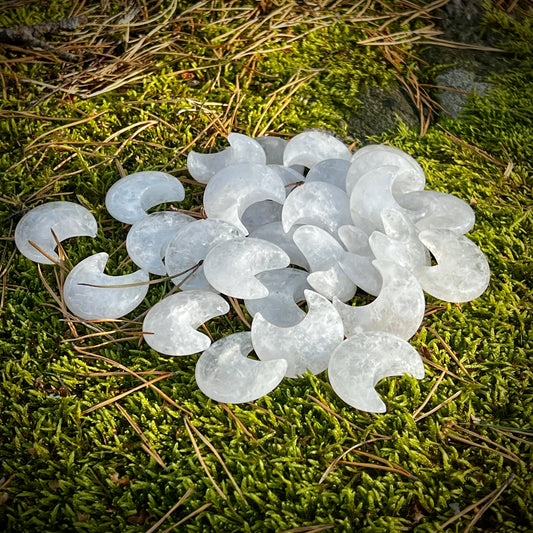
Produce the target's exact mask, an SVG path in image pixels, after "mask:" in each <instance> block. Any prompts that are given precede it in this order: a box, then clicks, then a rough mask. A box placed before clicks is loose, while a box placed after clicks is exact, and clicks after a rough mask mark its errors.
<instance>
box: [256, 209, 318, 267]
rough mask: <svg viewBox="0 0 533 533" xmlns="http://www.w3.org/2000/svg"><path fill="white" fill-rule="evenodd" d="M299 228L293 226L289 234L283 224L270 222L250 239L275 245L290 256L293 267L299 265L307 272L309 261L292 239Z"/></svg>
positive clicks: (257, 230)
mask: <svg viewBox="0 0 533 533" xmlns="http://www.w3.org/2000/svg"><path fill="white" fill-rule="evenodd" d="M252 207H253V206H252ZM299 227H300V226H293V227H292V228H291V229H290V231H289V232H288V233H285V232H284V231H283V226H282V225H281V222H270V223H269V224H264V225H262V226H259V227H257V228H256V229H254V230H253V231H251V232H250V237H255V238H256V239H263V240H264V241H268V242H272V243H274V244H275V245H276V246H279V247H280V248H281V249H282V250H283V251H284V252H285V253H286V254H287V255H288V256H289V258H290V260H291V265H297V266H300V267H302V268H304V269H305V270H309V263H308V262H307V259H306V258H305V256H304V254H302V252H301V250H300V248H298V246H296V244H295V242H294V240H293V238H292V237H293V235H294V232H295V231H296V230H297V229H298V228H299Z"/></svg>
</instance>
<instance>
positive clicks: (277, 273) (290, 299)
mask: <svg viewBox="0 0 533 533" xmlns="http://www.w3.org/2000/svg"><path fill="white" fill-rule="evenodd" d="M257 279H258V280H259V281H260V282H261V283H262V284H263V285H264V286H265V287H266V288H267V289H268V296H266V297H265V298H256V299H253V300H248V299H245V300H244V305H246V309H247V310H248V312H249V313H250V315H251V316H255V315H256V314H257V313H261V315H262V316H263V317H264V318H265V319H266V320H268V321H269V322H271V323H272V324H275V325H276V326H284V327H285V326H293V325H294V324H296V323H297V322H300V320H302V318H303V317H304V316H305V311H303V310H302V309H300V308H299V307H298V305H296V302H300V301H302V300H303V299H304V290H305V289H309V288H310V287H309V284H308V283H307V272H304V271H303V270H298V269H296V268H283V269H281V270H270V271H267V272H261V273H259V274H257Z"/></svg>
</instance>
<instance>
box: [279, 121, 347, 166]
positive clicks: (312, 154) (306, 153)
mask: <svg viewBox="0 0 533 533" xmlns="http://www.w3.org/2000/svg"><path fill="white" fill-rule="evenodd" d="M351 158H352V153H351V152H350V150H349V149H348V147H347V146H346V145H345V144H344V143H343V142H342V141H339V139H337V138H336V137H334V136H333V135H331V134H329V133H325V132H323V131H310V130H308V131H303V132H302V133H299V134H298V135H295V136H294V137H293V138H292V139H291V140H290V141H289V142H288V144H287V146H286V147H285V151H284V152H283V164H284V165H285V166H287V167H288V166H291V165H303V166H305V167H308V168H311V167H313V166H314V165H316V164H317V163H320V161H323V160H324V159H346V160H348V161H349V160H351Z"/></svg>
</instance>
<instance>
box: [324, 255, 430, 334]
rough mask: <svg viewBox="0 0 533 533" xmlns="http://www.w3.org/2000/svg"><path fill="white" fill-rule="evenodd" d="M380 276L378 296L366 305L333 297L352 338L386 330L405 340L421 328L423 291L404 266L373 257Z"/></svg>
mask: <svg viewBox="0 0 533 533" xmlns="http://www.w3.org/2000/svg"><path fill="white" fill-rule="evenodd" d="M374 265H375V267H376V268H377V270H378V271H379V272H380V274H381V277H382V280H383V282H382V284H381V290H380V291H379V294H378V296H377V298H376V299H375V300H374V301H373V302H372V303H369V304H368V305H361V306H352V305H346V304H343V303H342V302H340V301H339V300H333V305H334V306H335V309H337V311H338V313H339V314H340V316H341V318H342V322H343V324H344V334H345V335H346V337H351V336H353V335H355V334H357V333H360V332H361V331H386V332H388V333H392V334H393V335H396V336H397V337H400V338H402V339H405V340H408V339H410V338H411V337H412V336H413V335H414V334H415V333H416V332H417V330H418V328H419V327H420V324H421V323H422V319H423V318H424V312H425V303H426V302H425V299H424V291H423V290H422V287H421V286H420V283H418V281H417V279H416V278H415V277H414V276H413V274H411V273H410V272H409V271H408V270H407V269H405V268H404V267H402V266H400V265H399V264H397V263H394V262H393V261H383V260H375V261H374Z"/></svg>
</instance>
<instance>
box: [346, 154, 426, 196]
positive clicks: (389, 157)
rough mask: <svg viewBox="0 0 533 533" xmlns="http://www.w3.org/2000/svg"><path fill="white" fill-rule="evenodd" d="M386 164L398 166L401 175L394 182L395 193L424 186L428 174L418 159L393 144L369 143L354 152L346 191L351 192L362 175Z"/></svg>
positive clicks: (347, 175) (347, 177)
mask: <svg viewBox="0 0 533 533" xmlns="http://www.w3.org/2000/svg"><path fill="white" fill-rule="evenodd" d="M385 165H392V166H395V167H398V170H399V173H400V175H401V176H400V178H399V179H398V180H397V182H396V183H395V184H394V192H395V193H406V192H410V191H421V190H422V189H423V188H424V186H425V184H426V176H425V174H424V170H423V169H422V167H421V166H420V165H419V163H418V162H417V161H416V159H414V158H413V157H411V156H410V155H409V154H407V153H405V152H404V151H402V150H400V149H398V148H394V147H393V146H387V145H385V144H369V145H367V146H364V147H363V148H360V149H359V150H357V151H356V152H355V153H354V154H353V157H352V161H351V165H350V168H349V170H348V172H347V174H346V192H347V193H348V194H350V193H351V191H352V190H353V188H354V185H355V184H356V183H357V181H358V180H359V179H360V178H361V176H363V175H364V174H366V173H367V172H370V171H373V170H375V169H376V168H378V167H381V166H385Z"/></svg>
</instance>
